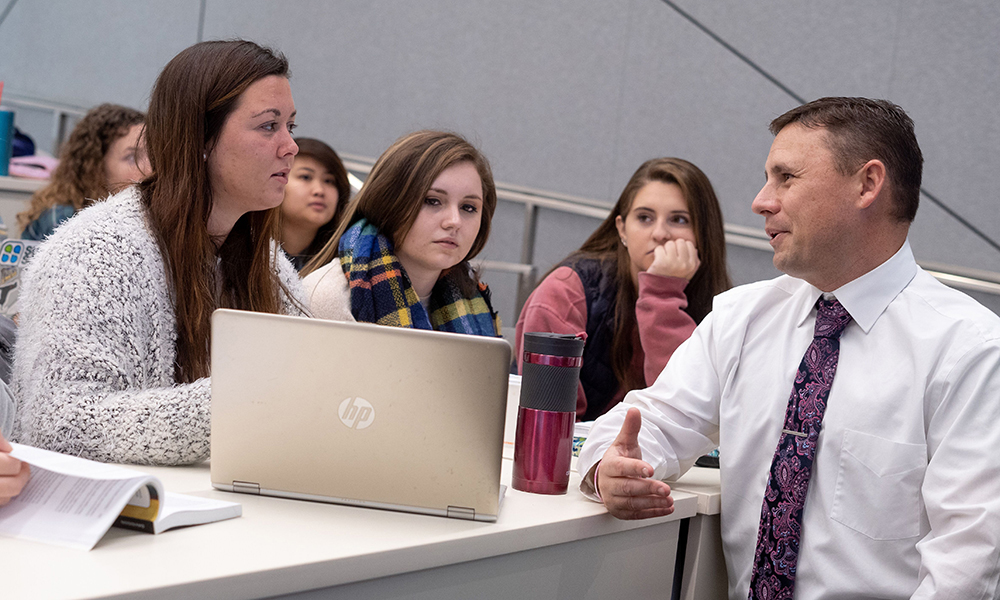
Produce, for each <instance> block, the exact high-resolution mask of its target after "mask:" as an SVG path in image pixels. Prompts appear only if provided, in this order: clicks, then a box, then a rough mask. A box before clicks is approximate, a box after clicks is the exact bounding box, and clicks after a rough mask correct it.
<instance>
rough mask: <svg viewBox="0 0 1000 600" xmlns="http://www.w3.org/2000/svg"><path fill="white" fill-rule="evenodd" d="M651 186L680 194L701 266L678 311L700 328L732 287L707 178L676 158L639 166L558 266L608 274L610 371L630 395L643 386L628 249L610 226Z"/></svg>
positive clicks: (716, 207)
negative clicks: (582, 264) (587, 262)
mask: <svg viewBox="0 0 1000 600" xmlns="http://www.w3.org/2000/svg"><path fill="white" fill-rule="evenodd" d="M653 181H660V182H663V183H673V184H676V185H677V186H678V187H679V188H680V189H681V193H682V194H683V196H684V199H685V200H687V204H688V212H689V213H690V215H691V222H692V224H693V226H694V235H695V246H696V247H697V248H698V257H699V258H700V259H701V266H700V267H698V271H697V272H696V273H695V274H694V277H692V278H691V281H690V282H688V284H687V287H686V288H685V289H684V293H685V295H686V296H687V300H688V305H687V307H686V308H685V309H684V311H685V312H686V313H688V314H689V315H690V316H691V318H692V319H694V321H695V322H696V323H700V322H701V320H702V319H704V318H705V315H707V314H708V313H709V311H711V310H712V298H713V297H714V296H715V295H716V294H718V293H721V292H723V291H725V290H727V289H729V288H730V287H732V281H731V280H730V279H729V271H728V270H727V268H726V237H725V231H724V229H723V222H722V209H721V208H720V207H719V200H718V198H716V196H715V190H714V189H712V183H711V182H710V181H709V180H708V177H707V176H706V175H705V174H704V173H703V172H702V171H701V169H699V168H698V167H696V166H694V165H693V164H691V163H689V162H688V161H686V160H683V159H680V158H654V159H652V160H648V161H646V162H644V163H643V164H642V166H640V167H639V169H638V170H637V171H636V172H635V173H634V174H633V175H632V178H631V179H629V180H628V183H627V184H626V185H625V189H624V190H622V193H621V196H620V197H619V198H618V202H617V203H616V204H615V206H614V208H613V209H611V214H610V215H608V217H607V218H606V219H605V220H604V222H603V223H601V225H600V226H599V227H598V228H597V230H596V231H594V233H592V234H591V235H590V237H589V238H587V241H585V242H584V243H583V245H582V246H580V249H579V250H577V251H576V252H573V253H572V254H570V255H569V257H567V258H566V260H565V261H563V262H564V263H569V264H572V263H573V262H574V261H576V260H579V259H581V258H592V259H597V260H600V261H602V262H604V263H605V264H606V265H609V266H610V267H611V268H613V269H614V272H615V283H616V286H617V289H618V294H617V296H616V301H615V333H614V338H613V340H612V343H611V357H612V367H613V368H614V372H615V377H616V378H617V379H618V383H619V385H621V386H622V387H625V388H626V389H630V390H632V389H636V388H641V387H645V381H633V379H634V376H632V374H631V368H630V367H631V364H632V349H633V348H632V339H633V336H634V335H635V328H636V320H635V303H636V301H637V300H638V290H636V287H635V283H634V282H633V280H632V272H631V269H630V266H629V265H630V261H631V259H630V258H629V254H628V249H627V248H626V247H625V246H624V244H622V243H621V236H620V235H619V233H618V227H617V225H616V224H615V221H616V219H617V218H618V217H619V216H621V218H622V219H624V218H625V217H626V216H628V213H629V211H630V210H631V209H632V201H633V200H635V196H636V194H638V193H639V190H641V189H642V188H643V187H644V186H645V185H646V184H647V183H650V182H653Z"/></svg>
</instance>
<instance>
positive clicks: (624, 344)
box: [515, 158, 732, 421]
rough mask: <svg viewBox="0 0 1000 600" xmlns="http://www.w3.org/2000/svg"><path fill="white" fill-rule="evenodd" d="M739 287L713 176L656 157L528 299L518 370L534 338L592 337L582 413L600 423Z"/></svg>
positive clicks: (581, 397)
mask: <svg viewBox="0 0 1000 600" xmlns="http://www.w3.org/2000/svg"><path fill="white" fill-rule="evenodd" d="M731 285H732V284H731V282H730V280H729V274H728V272H727V270H726V242H725V234H724V231H723V226H722V210H721V209H720V208H719V201H718V199H717V198H716V197H715V191H714V190H713V189H712V184H711V183H710V182H709V180H708V177H706V176H705V174H704V173H702V172H701V170H700V169H698V167H696V166H694V165H693V164H691V163H689V162H687V161H686V160H681V159H679V158H658V159H653V160H650V161H647V162H646V163H644V164H643V165H642V166H641V167H639V170H637V171H636V172H635V174H633V175H632V178H631V179H630V180H629V182H628V184H627V185H626V186H625V189H624V190H623V191H622V194H621V197H620V198H619V199H618V203H617V204H615V207H614V208H613V209H612V210H611V214H610V215H608V218H607V219H605V220H604V222H603V223H601V225H600V226H599V227H598V228H597V230H596V231H595V232H594V233H593V234H591V236H590V238H589V239H587V241H586V242H584V244H583V246H581V247H580V249H579V250H577V251H576V252H574V253H572V254H570V255H569V257H567V258H566V259H565V260H564V261H563V262H562V263H560V264H559V266H557V267H556V268H555V269H553V270H552V271H551V272H550V273H549V274H548V275H547V276H546V277H545V278H544V279H543V280H542V282H541V283H540V284H539V285H538V287H537V288H535V291H534V292H532V294H531V296H529V297H528V301H527V302H526V303H525V305H524V308H523V309H522V310H521V316H520V318H519V319H518V322H517V334H516V335H517V344H516V349H515V355H516V356H517V357H518V367H519V368H520V365H521V360H522V358H521V346H522V344H523V340H524V334H525V332H535V331H545V332H553V333H565V334H577V333H580V332H586V333H587V342H586V346H585V347H584V354H583V368H582V369H581V370H580V387H579V389H578V391H577V405H576V415H577V420H579V421H593V420H594V419H596V418H597V417H598V416H600V415H602V414H604V413H605V412H607V411H608V409H610V408H611V407H612V406H614V405H615V404H617V403H619V402H621V400H622V398H624V397H625V394H626V393H627V392H629V391H630V390H633V389H637V388H644V387H646V386H647V385H649V384H651V383H653V380H654V379H656V377H657V376H658V375H659V374H660V371H662V370H663V367H664V365H666V364H667V360H668V359H669V358H670V355H671V354H673V352H674V350H676V349H677V347H678V346H679V345H680V344H681V342H683V341H684V340H686V339H687V338H688V337H689V336H690V335H691V332H693V331H694V328H695V325H696V324H697V323H700V322H701V320H702V319H703V318H704V317H705V315H707V314H708V312H709V311H710V310H711V308H712V298H713V297H714V296H715V295H716V294H718V293H720V292H722V291H725V290H726V289H728V288H729V287H730V286H731Z"/></svg>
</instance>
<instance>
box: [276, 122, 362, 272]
mask: <svg viewBox="0 0 1000 600" xmlns="http://www.w3.org/2000/svg"><path fill="white" fill-rule="evenodd" d="M295 143H296V144H298V146H299V153H298V154H296V155H295V163H294V164H293V165H292V172H291V174H290V175H289V177H288V185H286V186H285V199H284V201H283V202H282V203H281V247H282V249H283V250H284V251H285V254H287V255H288V258H289V259H290V260H291V261H292V264H293V265H295V268H296V269H298V270H300V271H301V270H302V268H303V267H304V266H305V265H306V263H307V262H309V259H311V258H312V257H313V256H315V255H316V253H317V252H319V251H320V249H322V248H323V246H325V245H326V243H327V242H328V241H330V238H331V237H332V236H333V233H334V231H336V229H337V225H339V224H340V218H341V216H343V214H344V207H345V206H346V205H347V202H348V201H349V200H350V199H351V182H350V181H349V180H348V178H347V169H346V168H344V163H342V162H341V161H340V157H339V156H337V153H336V152H335V151H334V150H333V148H331V147H330V146H327V145H326V144H324V143H323V142H321V141H319V140H314V139H312V138H297V139H296V140H295Z"/></svg>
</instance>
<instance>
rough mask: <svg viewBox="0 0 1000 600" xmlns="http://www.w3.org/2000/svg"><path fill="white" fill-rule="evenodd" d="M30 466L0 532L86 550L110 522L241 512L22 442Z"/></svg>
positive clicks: (166, 524)
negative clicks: (165, 489) (27, 478)
mask: <svg viewBox="0 0 1000 600" xmlns="http://www.w3.org/2000/svg"><path fill="white" fill-rule="evenodd" d="M11 447H13V451H12V452H11V453H10V454H11V456H13V457H14V458H16V459H18V460H21V461H24V462H26V463H28V464H29V465H31V479H30V480H29V481H28V484H27V485H26V486H24V490H22V491H21V494H20V495H18V496H16V497H15V498H14V499H13V500H11V501H10V503H9V504H7V505H6V506H0V535H8V536H12V537H18V538H23V539H29V540H34V541H39V542H46V543H50V544H57V545H60V546H69V547H71V548H79V549H83V550H90V549H91V548H93V547H94V545H96V544H97V542H98V541H99V540H100V539H101V538H102V537H103V536H104V534H105V533H107V531H108V529H109V528H110V527H111V526H112V525H118V526H119V527H124V528H126V529H133V530H138V531H146V532H149V533H160V532H162V531H165V530H167V529H170V528H172V527H182V526H185V525H200V524H202V523H211V522H213V521H221V520H223V519H231V518H233V517H238V516H240V515H241V514H243V507H242V506H240V504H239V503H237V502H227V501H224V500H213V499H210V498H201V497H198V496H186V495H183V494H172V493H169V492H164V490H163V484H162V483H161V482H160V480H159V479H157V478H156V477H154V476H152V475H148V474H146V473H142V472H140V471H135V470H132V469H128V468H125V467H120V466H118V465H109V464H104V463H98V462H94V461H90V460H85V459H82V458H76V457H73V456H66V455H64V454H58V453H56V452H50V451H48V450H41V449H39V448H33V447H31V446H24V445H21V444H11Z"/></svg>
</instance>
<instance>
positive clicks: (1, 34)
mask: <svg viewBox="0 0 1000 600" xmlns="http://www.w3.org/2000/svg"><path fill="white" fill-rule="evenodd" d="M4 5H5V6H6V2H5V3H4ZM198 6H199V3H198V0H146V1H143V2H133V1H130V0H86V1H85V2H81V1H76V0H22V1H20V2H18V3H17V4H16V5H15V6H14V8H13V9H12V10H11V12H10V14H9V15H8V17H7V20H6V21H4V23H3V25H2V26H0V78H2V79H4V80H5V81H6V83H5V86H6V87H5V88H4V89H5V90H7V91H9V92H12V93H15V94H19V95H24V96H33V97H40V98H45V99H48V100H55V101H59V102H65V103H68V104H74V105H78V106H91V105H94V104H99V103H101V102H115V103H118V104H125V105H127V106H133V107H136V108H141V109H145V107H146V105H147V103H148V101H149V91H150V89H151V88H152V86H153V82H154V81H155V80H156V76H157V75H158V74H159V72H160V70H161V69H162V68H163V65H164V64H166V63H167V61H168V60H170V59H171V58H172V57H173V56H174V55H175V54H177V53H178V52H180V51H181V50H183V49H184V48H186V47H188V46H190V45H191V44H193V43H194V42H196V41H197V30H198Z"/></svg>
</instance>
